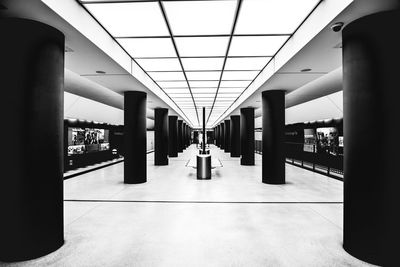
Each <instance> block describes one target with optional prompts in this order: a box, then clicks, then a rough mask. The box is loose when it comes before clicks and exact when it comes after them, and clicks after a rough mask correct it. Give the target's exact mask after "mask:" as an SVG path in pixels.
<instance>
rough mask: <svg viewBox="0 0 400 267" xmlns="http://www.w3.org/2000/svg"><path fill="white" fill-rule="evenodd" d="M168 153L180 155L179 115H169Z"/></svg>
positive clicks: (171, 155)
mask: <svg viewBox="0 0 400 267" xmlns="http://www.w3.org/2000/svg"><path fill="white" fill-rule="evenodd" d="M168 155H169V156H170V157H171V158H175V157H177V156H178V116H168Z"/></svg>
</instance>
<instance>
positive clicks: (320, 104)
mask: <svg viewBox="0 0 400 267" xmlns="http://www.w3.org/2000/svg"><path fill="white" fill-rule="evenodd" d="M337 118H343V91H339V92H336V93H333V94H330V95H327V96H324V97H320V98H317V99H314V100H311V101H308V102H305V103H303V104H299V105H296V106H293V107H290V108H287V109H286V124H292V123H297V122H306V121H315V120H325V119H337Z"/></svg>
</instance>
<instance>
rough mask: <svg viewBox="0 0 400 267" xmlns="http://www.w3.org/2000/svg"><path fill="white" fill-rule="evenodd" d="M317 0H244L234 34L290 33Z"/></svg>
mask: <svg viewBox="0 0 400 267" xmlns="http://www.w3.org/2000/svg"><path fill="white" fill-rule="evenodd" d="M318 2H319V0H301V1H299V0H276V1H268V0H244V1H243V3H242V6H241V9H240V14H239V17H238V21H237V24H236V28H235V34H292V33H293V32H294V31H295V30H296V28H297V27H298V26H300V24H301V23H302V21H303V20H304V19H305V18H306V17H307V15H308V14H309V13H310V12H311V11H312V10H313V8H314V7H315V6H316V5H317V4H318Z"/></svg>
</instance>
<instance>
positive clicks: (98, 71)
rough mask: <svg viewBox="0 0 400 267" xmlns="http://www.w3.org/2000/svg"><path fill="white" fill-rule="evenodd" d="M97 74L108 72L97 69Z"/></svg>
mask: <svg viewBox="0 0 400 267" xmlns="http://www.w3.org/2000/svg"><path fill="white" fill-rule="evenodd" d="M96 73H97V74H106V72H105V71H104V70H96Z"/></svg>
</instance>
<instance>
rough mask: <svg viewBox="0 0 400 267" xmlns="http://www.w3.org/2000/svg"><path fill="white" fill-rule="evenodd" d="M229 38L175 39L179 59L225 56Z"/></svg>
mask: <svg viewBox="0 0 400 267" xmlns="http://www.w3.org/2000/svg"><path fill="white" fill-rule="evenodd" d="M228 41H229V37H176V38H175V42H176V45H177V48H178V51H179V55H180V56H181V57H204V56H206V57H210V56H225V54H226V49H227V47H228Z"/></svg>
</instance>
